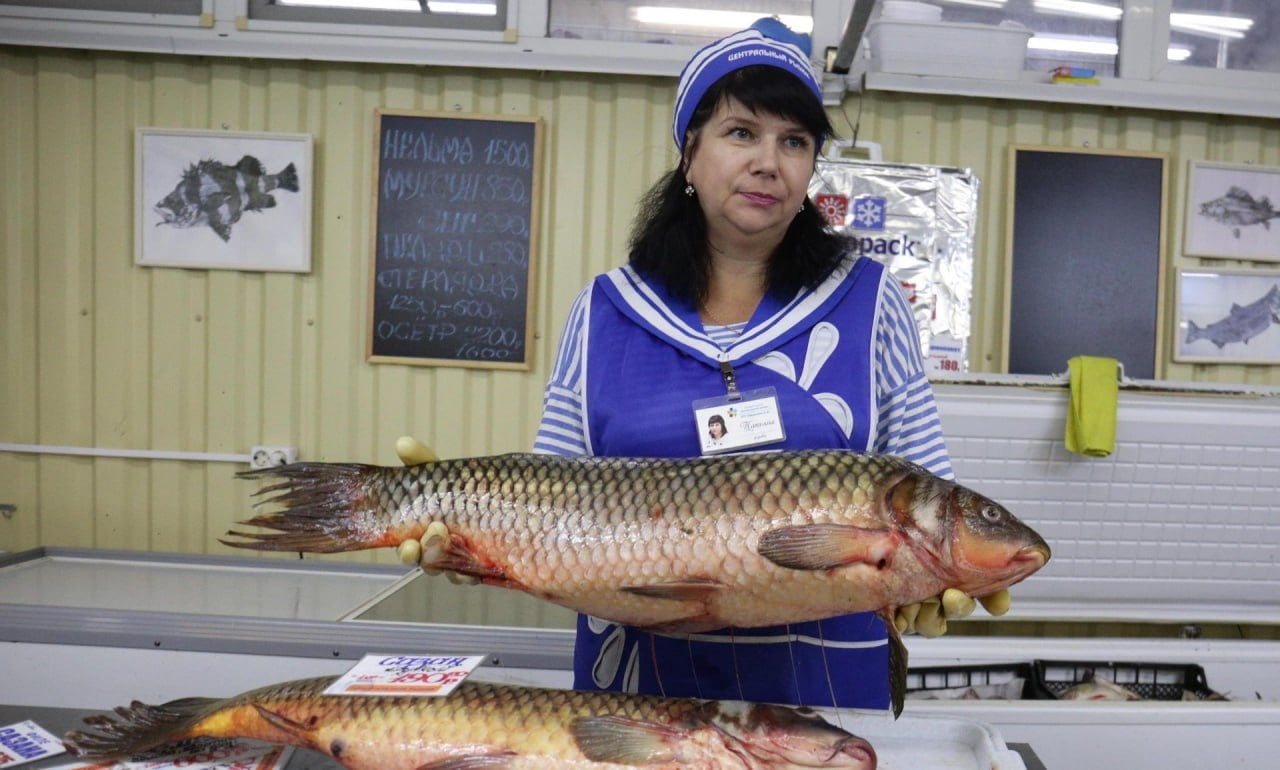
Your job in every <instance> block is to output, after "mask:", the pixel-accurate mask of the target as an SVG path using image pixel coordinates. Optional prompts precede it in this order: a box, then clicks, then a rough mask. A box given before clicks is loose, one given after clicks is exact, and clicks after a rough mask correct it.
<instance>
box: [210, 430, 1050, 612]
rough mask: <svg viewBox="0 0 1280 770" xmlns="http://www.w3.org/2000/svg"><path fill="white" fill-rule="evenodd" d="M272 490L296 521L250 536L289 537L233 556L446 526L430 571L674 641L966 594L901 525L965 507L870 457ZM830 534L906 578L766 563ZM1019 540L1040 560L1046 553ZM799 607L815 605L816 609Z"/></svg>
mask: <svg viewBox="0 0 1280 770" xmlns="http://www.w3.org/2000/svg"><path fill="white" fill-rule="evenodd" d="M258 475H263V476H278V477H280V478H281V479H282V481H280V482H279V483H276V484H274V485H271V486H268V487H266V488H265V489H263V490H262V493H263V494H264V496H265V497H266V501H265V502H266V503H267V504H270V505H274V506H278V507H280V508H281V509H283V510H281V511H278V512H275V513H270V514H264V515H260V516H258V517H256V518H254V519H251V520H250V521H248V522H246V523H248V524H253V525H255V526H260V527H264V528H270V529H276V530H278V531H279V532H278V533H277V534H246V533H239V532H237V533H232V534H233V535H236V536H238V537H242V538H244V540H231V541H226V542H228V543H229V544H233V545H236V546H238V547H247V548H257V549H262V550H317V551H321V550H326V547H325V543H322V542H319V541H323V540H325V539H326V538H327V539H328V540H329V541H330V542H328V545H327V550H330V551H334V550H354V549H356V548H361V547H375V546H379V545H395V544H398V543H400V542H403V541H404V540H407V539H410V538H418V537H421V536H422V535H423V533H424V532H425V531H426V528H427V526H428V525H429V524H430V523H432V522H433V521H440V522H442V523H443V524H444V525H445V526H446V527H447V528H448V529H449V532H450V533H451V540H450V544H449V548H450V552H449V555H448V556H447V557H446V560H445V561H444V562H442V563H440V564H437V565H430V566H437V567H439V568H442V569H453V570H456V571H461V572H466V573H469V574H475V575H476V576H478V577H480V578H481V579H482V580H484V581H486V582H489V583H492V584H495V585H506V586H509V587H513V588H520V589H523V590H529V591H530V592H532V593H536V594H538V595H541V596H545V597H547V598H550V599H551V600H553V601H557V602H559V603H561V604H565V605H566V606H570V607H573V608H575V609H579V610H580V611H586V612H588V613H589V614H593V615H596V616H597V617H604V618H607V619H611V620H618V621H619V622H626V623H629V624H631V625H635V626H642V627H668V628H673V627H676V626H679V625H680V624H681V623H682V622H684V620H685V619H687V618H688V617H689V616H690V615H691V613H694V614H703V615H706V614H708V613H700V612H699V610H700V607H699V606H696V605H704V604H706V605H708V606H707V607H705V608H701V609H708V610H709V614H710V617H704V618H703V619H702V620H696V619H695V620H690V621H689V622H687V623H685V625H684V628H682V629H681V630H686V631H697V630H708V629H710V628H719V627H723V626H726V625H736V626H744V627H750V626H762V625H776V624H779V623H785V622H801V621H805V620H815V619H820V618H821V617H830V616H832V615H835V614H842V613H846V612H852V611H862V610H875V609H880V608H881V607H883V606H885V605H886V604H893V605H899V604H906V603H911V602H914V601H919V600H921V599H924V598H926V597H929V596H934V595H936V594H937V593H938V592H939V591H941V590H943V589H944V588H947V587H949V584H948V578H949V577H954V576H948V575H946V574H939V573H938V570H936V569H930V568H926V567H925V566H924V565H925V564H926V563H929V564H936V563H942V564H947V563H949V561H950V560H949V559H948V554H946V553H945V549H946V546H947V545H948V544H947V543H945V542H943V541H942V540H941V539H939V538H940V537H941V536H944V535H946V534H947V533H944V532H930V533H918V532H910V531H908V530H904V529H902V527H901V521H903V520H905V521H927V520H930V519H934V518H939V517H937V516H936V513H937V509H938V508H939V506H940V505H942V504H943V503H944V502H945V501H946V500H947V499H950V498H949V497H948V495H954V494H955V492H956V490H959V489H962V488H960V487H958V486H957V485H955V484H953V483H952V482H949V481H945V480H943V479H939V478H937V477H936V476H933V475H932V474H929V473H928V472H927V471H924V470H923V469H921V468H919V467H918V466H914V465H912V464H911V463H908V462H906V461H903V460H900V459H898V458H894V457H889V456H885V455H866V454H860V453H855V452H777V453H767V454H757V455H738V456H729V457H724V458H698V459H693V460H639V459H632V458H560V457H551V456H543V455H528V454H514V455H502V456H498V457H485V458H467V459H462V460H456V461H440V462H435V463H431V464H425V465H419V466H413V467H410V468H379V467H375V466H354V465H330V464H322V463H321V464H299V465H295V466H285V467H283V468H274V469H269V470H268V471H267V472H265V473H263V472H259V474H258ZM903 483H906V484H909V485H910V486H911V488H912V496H911V499H910V502H909V504H908V507H911V508H913V509H914V510H903V511H895V510H894V507H893V504H891V502H890V501H889V500H888V494H889V490H891V489H893V488H896V487H897V486H898V485H899V484H903ZM969 494H973V493H969ZM975 498H976V499H978V500H979V501H980V502H982V503H983V504H990V505H994V503H990V501H986V500H985V498H980V497H978V496H976V495H975ZM917 514H919V515H917ZM1006 517H1007V520H1008V521H1011V522H1016V519H1014V518H1013V517H1012V515H1008V514H1007V512H1006ZM950 518H951V519H954V518H955V517H954V516H952V517H950ZM941 521H942V522H943V523H948V521H949V519H948V518H947V517H941ZM824 524H836V525H840V526H842V527H847V528H848V529H847V530H845V533H846V534H847V535H848V536H849V537H851V538H853V537H861V536H864V535H870V536H875V537H880V538H884V537H890V538H891V539H893V538H896V539H897V541H899V545H900V546H901V547H898V548H897V549H896V551H895V552H894V558H893V559H892V562H893V564H894V565H895V567H901V569H898V570H894V569H890V570H886V569H884V568H883V567H882V566H880V565H879V564H878V563H877V564H870V565H868V564H864V563H861V562H856V560H855V562H854V563H850V564H849V565H847V567H846V568H845V569H841V570H834V571H833V570H821V571H816V570H797V569H794V568H788V567H781V566H779V565H778V564H776V563H774V562H773V561H771V560H770V559H769V558H767V557H765V556H761V555H760V553H759V549H758V543H759V540H760V537H761V536H762V535H764V534H765V533H766V532H771V531H776V530H780V529H784V528H793V529H799V528H804V527H806V526H809V525H824ZM1011 526H1012V525H1011ZM1018 527H1021V529H1019V528H1018ZM1018 527H1014V528H1013V529H1014V530H1016V531H1015V534H1016V535H1018V536H1020V537H1022V539H1023V540H1025V541H1026V544H1035V543H1037V542H1038V543H1039V544H1040V545H1042V544H1043V541H1039V539H1038V536H1034V533H1030V534H1029V535H1028V534H1027V533H1029V532H1030V530H1028V529H1026V528H1025V526H1023V525H1021V524H1020V523H1018ZM931 536H932V540H931ZM886 547H887V546H886ZM855 550H856V549H855ZM921 555H923V556H926V557H928V558H925V559H921V558H919V557H920V556H921ZM877 562H878V560H877ZM641 565H643V566H641ZM583 567H587V568H586V569H583ZM899 573H901V574H899ZM908 573H909V574H908ZM649 575H654V576H658V577H659V579H660V580H661V581H662V582H664V583H667V584H679V583H681V582H685V581H689V580H710V581H714V583H715V584H717V585H718V586H721V587H722V588H721V589H717V590H716V591H715V592H714V594H715V595H714V596H711V597H708V596H705V595H703V594H705V592H701V593H698V592H695V593H689V594H687V595H684V596H675V597H672V596H671V595H670V592H668V596H667V598H661V599H658V598H654V597H653V596H652V595H637V593H636V589H645V588H658V587H660V586H654V585H646V584H644V583H643V580H642V579H643V578H645V577H647V576H649ZM958 582H963V581H958ZM830 584H835V586H836V587H838V588H841V590H838V591H835V592H833V591H831V590H829V587H830ZM841 584H843V586H842V585H841ZM823 586H828V588H827V589H825V590H824V589H823ZM850 586H853V587H856V588H858V589H859V590H857V591H855V592H853V593H859V594H861V595H863V596H864V597H865V598H866V600H865V601H859V602H855V603H854V604H853V605H852V606H851V605H849V604H848V602H847V599H844V598H842V599H840V603H839V604H835V603H832V602H824V600H823V597H822V594H828V595H830V594H832V593H838V594H840V595H841V596H842V597H847V596H848V595H849V594H850V591H848V590H843V589H846V588H849V587H850ZM955 587H960V586H955ZM730 588H731V589H733V590H727V589H730ZM797 590H800V591H802V592H803V591H806V590H809V591H816V593H815V594H814V595H813V596H812V597H810V598H808V599H804V598H802V597H799V596H797V595H796V591H797ZM993 590H994V589H993ZM641 593H643V591H642V592H641ZM677 593H679V592H677ZM695 594H696V595H695Z"/></svg>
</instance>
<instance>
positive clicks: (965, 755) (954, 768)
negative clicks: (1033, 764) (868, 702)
mask: <svg viewBox="0 0 1280 770" xmlns="http://www.w3.org/2000/svg"><path fill="white" fill-rule="evenodd" d="M907 708H908V709H910V708H911V704H908V705H907ZM820 711H822V712H823V716H824V717H825V718H826V719H827V721H829V722H831V723H832V724H837V725H840V726H841V727H843V728H844V729H846V730H848V731H849V732H851V733H854V734H855V735H858V736H861V737H862V738H863V739H865V740H867V741H869V742H870V743H871V745H872V746H873V747H874V748H875V750H876V757H877V759H878V760H879V764H878V770H968V769H969V768H975V769H977V770H1026V764H1024V763H1023V761H1022V757H1020V756H1019V755H1018V753H1017V752H1015V751H1013V750H1011V749H1010V748H1009V747H1008V746H1006V745H1005V742H1004V738H1002V737H1001V736H1000V733H999V732H998V731H997V730H996V728H994V727H992V726H990V725H987V724H984V723H982V722H978V721H976V720H972V719H966V718H964V717H953V716H944V715H936V714H926V715H912V714H909V713H904V714H903V715H902V716H901V717H899V718H898V719H896V720H895V719H894V718H893V717H892V716H889V715H888V714H887V713H886V714H884V715H881V714H870V713H866V712H856V713H852V714H851V713H850V712H847V711H842V712H839V713H836V712H834V711H831V710H825V711H823V710H821V709H820Z"/></svg>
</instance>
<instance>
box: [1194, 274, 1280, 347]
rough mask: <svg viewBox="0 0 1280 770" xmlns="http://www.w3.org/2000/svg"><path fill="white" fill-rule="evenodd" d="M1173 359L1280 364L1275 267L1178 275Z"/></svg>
mask: <svg viewBox="0 0 1280 770" xmlns="http://www.w3.org/2000/svg"><path fill="white" fill-rule="evenodd" d="M1176 316H1177V325H1176V327H1175V332H1176V335H1177V338H1176V339H1175V341H1174V354H1173V358H1174V360H1175V361H1182V362H1187V363H1210V364H1280V269H1276V270H1259V269H1233V270H1216V269H1211V268H1189V269H1184V270H1179V271H1178V297H1177V312H1176Z"/></svg>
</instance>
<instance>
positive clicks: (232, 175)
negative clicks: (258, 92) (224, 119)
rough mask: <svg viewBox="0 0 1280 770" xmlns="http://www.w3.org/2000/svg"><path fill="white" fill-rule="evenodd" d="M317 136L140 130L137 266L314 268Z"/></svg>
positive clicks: (302, 270)
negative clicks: (312, 220)
mask: <svg viewBox="0 0 1280 770" xmlns="http://www.w3.org/2000/svg"><path fill="white" fill-rule="evenodd" d="M312 151H313V148H312V139H311V135H310V134H285V133H254V132H243V131H199V130H188V129H175V128H139V129H137V130H136V132H135V136H134V195H135V204H134V261H135V263H136V264H138V265H144V266H155V267H187V268H203V269H226V270H269V271H284V272H297V273H306V272H310V271H311V197H312V190H313V187H314V185H313V183H312Z"/></svg>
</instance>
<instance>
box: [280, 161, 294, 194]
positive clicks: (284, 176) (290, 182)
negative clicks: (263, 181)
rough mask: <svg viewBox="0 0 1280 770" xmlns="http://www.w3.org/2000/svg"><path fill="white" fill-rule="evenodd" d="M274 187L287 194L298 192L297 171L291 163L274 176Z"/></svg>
mask: <svg viewBox="0 0 1280 770" xmlns="http://www.w3.org/2000/svg"><path fill="white" fill-rule="evenodd" d="M276 187H279V188H280V189H281V190H288V191H289V192H297V191H298V169H297V167H296V166H294V165H293V164H292V163H290V164H289V165H287V166H285V167H284V168H282V169H280V173H279V174H276Z"/></svg>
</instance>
